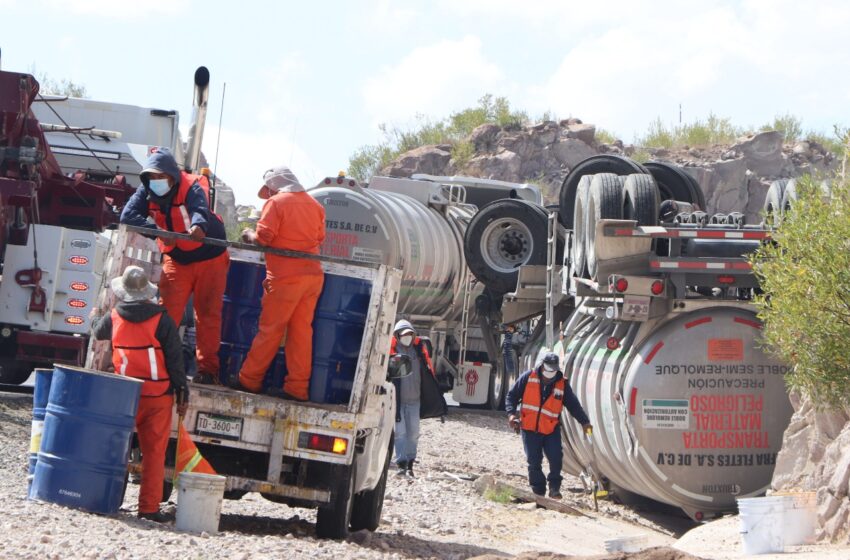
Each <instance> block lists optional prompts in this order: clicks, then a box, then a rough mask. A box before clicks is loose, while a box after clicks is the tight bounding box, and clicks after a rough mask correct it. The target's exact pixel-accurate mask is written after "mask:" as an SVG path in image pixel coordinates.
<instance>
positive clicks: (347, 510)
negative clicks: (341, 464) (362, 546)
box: [316, 464, 354, 539]
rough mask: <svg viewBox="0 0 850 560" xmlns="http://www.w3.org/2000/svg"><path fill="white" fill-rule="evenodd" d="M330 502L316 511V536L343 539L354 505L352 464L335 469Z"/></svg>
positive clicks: (346, 532)
mask: <svg viewBox="0 0 850 560" xmlns="http://www.w3.org/2000/svg"><path fill="white" fill-rule="evenodd" d="M335 474H337V475H338V476H335V477H334V479H335V480H336V485H335V487H334V488H333V490H332V492H333V493H332V496H331V502H330V503H329V504H327V505H324V506H321V507H319V511H318V512H317V513H316V536H317V537H319V538H320V539H344V538H345V537H347V536H348V527H349V525H350V524H351V510H352V508H353V505H354V465H353V464H352V466H350V467H345V468H342V469H339V470H338V471H336V473H335Z"/></svg>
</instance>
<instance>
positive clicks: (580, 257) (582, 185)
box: [571, 175, 593, 278]
mask: <svg viewBox="0 0 850 560" xmlns="http://www.w3.org/2000/svg"><path fill="white" fill-rule="evenodd" d="M592 180H593V175H584V176H583V177H582V178H581V179H580V180H579V182H578V187H577V188H576V202H575V210H574V213H573V228H574V229H573V246H572V251H571V253H572V255H573V263H572V265H573V272H574V273H575V275H576V276H578V277H579V278H587V246H586V245H585V239H584V238H585V235H586V234H585V229H586V222H587V198H588V196H589V195H588V192H589V191H590V182H591V181H592Z"/></svg>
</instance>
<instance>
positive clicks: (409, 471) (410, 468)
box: [407, 459, 416, 478]
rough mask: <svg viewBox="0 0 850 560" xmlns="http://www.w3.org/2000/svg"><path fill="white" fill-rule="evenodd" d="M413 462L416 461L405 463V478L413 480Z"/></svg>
mask: <svg viewBox="0 0 850 560" xmlns="http://www.w3.org/2000/svg"><path fill="white" fill-rule="evenodd" d="M415 462H416V459H411V460H410V461H408V462H407V476H409V477H410V478H415V477H414V476H413V463H415Z"/></svg>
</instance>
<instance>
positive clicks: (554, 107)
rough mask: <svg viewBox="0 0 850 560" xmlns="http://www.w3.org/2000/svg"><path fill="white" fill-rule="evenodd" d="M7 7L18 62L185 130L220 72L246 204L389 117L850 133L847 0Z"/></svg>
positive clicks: (373, 134) (340, 157) (223, 159)
mask: <svg viewBox="0 0 850 560" xmlns="http://www.w3.org/2000/svg"><path fill="white" fill-rule="evenodd" d="M0 14H2V20H3V22H4V23H3V25H2V30H0V48H1V49H2V57H3V58H2V67H3V69H4V70H14V71H29V70H31V69H32V68H33V67H35V70H36V72H37V73H42V72H44V73H46V74H47V75H48V76H50V77H51V78H54V79H63V78H65V79H71V80H73V81H75V82H78V83H81V84H83V85H85V86H86V88H87V89H88V93H89V96H90V97H92V98H95V99H100V100H108V101H115V102H121V103H129V104H134V105H142V106H150V107H157V108H167V109H177V110H178V111H180V114H181V121H182V122H183V123H184V124H185V123H186V122H188V119H189V116H190V115H191V94H192V91H191V83H192V74H193V72H194V69H195V68H196V67H197V66H199V65H205V66H207V67H208V68H209V69H210V73H211V75H212V89H211V99H210V106H209V114H208V119H207V129H206V136H205V141H204V151H205V153H206V154H207V156H208V157H210V158H212V156H213V154H214V152H215V140H216V133H217V131H218V117H219V110H220V101H221V92H222V84H223V83H225V82H226V83H227V94H226V98H225V107H224V119H223V126H222V131H221V145H220V150H219V153H220V155H219V161H218V171H219V174H220V176H221V177H222V178H224V179H225V180H226V181H228V183H230V184H231V185H232V186H233V187H234V190H235V191H236V195H237V200H239V201H240V202H244V203H255V202H257V200H256V198H255V194H256V190H257V186H258V185H259V183H260V177H261V175H262V173H263V171H264V170H265V169H267V168H269V167H272V166H274V165H278V164H280V163H283V164H288V165H291V167H292V168H293V170H294V171H295V173H296V174H297V175H298V176H299V177H300V178H301V180H302V182H303V183H305V185H306V184H311V183H313V182H316V181H318V180H320V179H321V178H323V177H324V176H326V175H335V174H336V173H337V171H339V170H341V169H345V167H346V165H347V162H348V156H349V155H351V154H352V153H353V152H354V150H355V149H356V148H357V147H359V146H361V145H363V144H367V143H374V142H376V141H378V140H379V139H380V132H379V130H378V124H380V123H390V124H395V125H399V126H409V125H410V124H411V123H412V122H413V121H414V116H415V115H417V114H423V115H427V116H431V117H443V116H446V115H448V114H449V113H450V112H452V111H454V110H459V109H462V108H465V107H468V106H471V105H474V104H475V102H476V100H477V99H478V98H480V97H481V96H482V95H483V94H485V93H492V94H494V95H504V96H506V97H508V98H509V99H510V101H511V103H512V104H513V106H514V107H516V108H520V109H524V110H526V111H527V112H528V113H529V114H532V115H540V114H542V113H543V112H544V111H551V112H553V113H554V114H556V115H557V116H559V117H567V116H575V117H579V118H581V119H583V120H584V121H585V122H590V123H594V124H596V125H597V126H600V127H602V128H605V129H608V130H611V131H613V132H615V133H617V134H618V135H619V136H620V137H621V138H623V139H624V140H626V141H629V140H631V139H633V138H634V136H635V135H636V134H640V133H641V132H643V131H644V130H645V129H646V127H647V124H648V123H649V122H650V121H652V120H653V119H655V118H656V117H660V118H661V119H662V120H664V121H666V122H669V123H674V122H676V121H677V120H678V111H679V104H680V103H681V104H682V107H683V113H684V119H685V120H686V121H689V120H693V119H695V118H704V117H706V116H707V115H708V113H709V112H711V111H713V112H714V113H716V114H718V115H720V116H726V117H731V118H732V120H733V121H734V122H735V123H737V124H740V125H760V124H762V123H765V122H768V121H770V120H772V118H773V117H774V116H775V115H776V114H784V113H787V112H791V113H793V114H795V115H797V116H799V117H800V118H801V119H802V120H803V123H804V127H805V128H807V129H816V130H819V131H824V132H826V131H830V130H831V127H832V125H833V124H835V123H843V124H850V116H848V107H850V72H848V67H850V41H848V39H847V30H848V29H850V3H848V2H842V1H838V0H834V1H830V0H824V1H816V2H808V3H803V2H793V1H786V0H774V1H768V0H745V1H740V2H721V1H701V2H698V1H695V2H681V1H657V2H638V1H636V0H631V1H628V0H608V1H607V2H587V1H583V2H574V1H571V0H525V1H511V0H432V1H430V2H424V1H423V2H415V1H410V2H402V1H398V2H389V1H384V0H362V1H349V2H341V1H339V2H337V1H326V2H318V1H317V2H288V1H278V2H260V1H257V2H253V1H249V0H244V1H243V2H241V3H238V2H232V1H230V2H218V1H212V2H200V1H197V0H171V1H167V2H147V3H137V2H128V1H123V2H122V1H116V0H88V1H86V0H67V1H59V0H0ZM9 22H20V25H9ZM36 30H37V31H38V33H37V34H36V33H35V31H36Z"/></svg>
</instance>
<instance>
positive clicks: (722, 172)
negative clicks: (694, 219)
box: [687, 158, 748, 214]
mask: <svg viewBox="0 0 850 560" xmlns="http://www.w3.org/2000/svg"><path fill="white" fill-rule="evenodd" d="M687 171H688V172H689V173H690V174H691V175H693V176H694V177H695V178H696V180H697V182H698V183H699V184H700V186H701V187H702V190H703V192H704V193H705V204H706V207H707V208H706V211H707V212H708V213H709V214H711V213H714V212H723V213H728V212H740V211H741V209H742V208H746V206H747V197H748V192H747V181H748V177H747V166H746V162H745V161H744V160H743V158H738V159H733V160H728V161H717V162H714V163H712V164H710V165H706V166H704V167H688V168H687Z"/></svg>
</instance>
